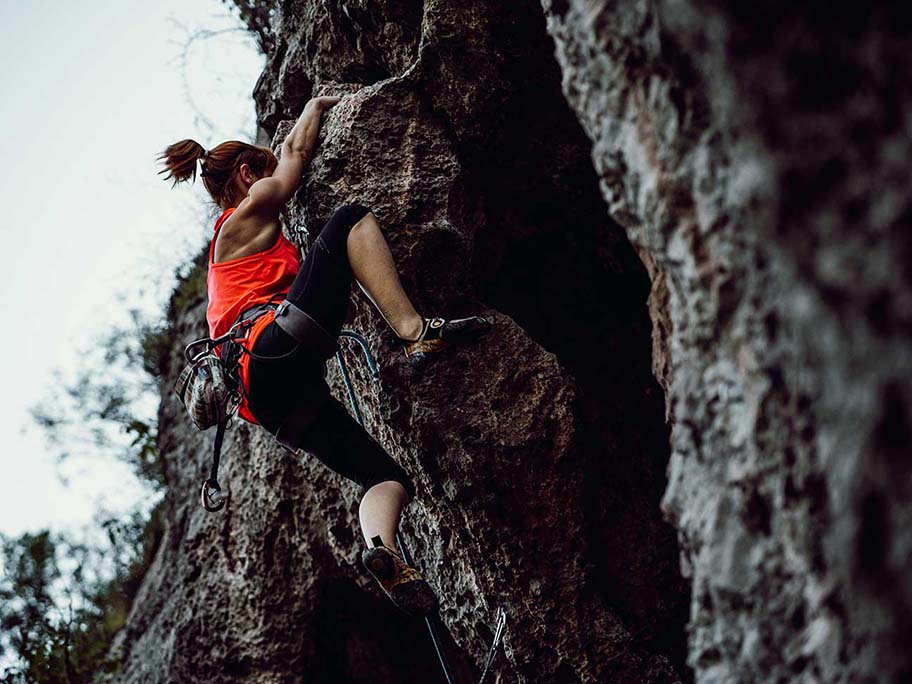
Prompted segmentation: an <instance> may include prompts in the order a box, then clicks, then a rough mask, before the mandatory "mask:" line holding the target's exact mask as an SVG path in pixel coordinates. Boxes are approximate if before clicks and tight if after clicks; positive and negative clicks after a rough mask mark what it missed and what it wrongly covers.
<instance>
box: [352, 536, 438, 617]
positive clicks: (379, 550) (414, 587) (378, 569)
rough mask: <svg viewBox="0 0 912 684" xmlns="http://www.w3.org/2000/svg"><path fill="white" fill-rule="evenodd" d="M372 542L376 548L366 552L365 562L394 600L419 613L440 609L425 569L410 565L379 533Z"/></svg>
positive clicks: (413, 613) (412, 612) (398, 604)
mask: <svg viewBox="0 0 912 684" xmlns="http://www.w3.org/2000/svg"><path fill="white" fill-rule="evenodd" d="M371 543H372V544H373V545H374V546H373V548H371V549H367V550H366V551H365V552H364V553H363V554H362V556H361V562H362V563H364V567H365V568H367V571H368V572H369V573H370V574H371V575H373V576H374V579H376V580H377V582H379V583H380V586H381V587H382V588H383V591H384V592H386V595H387V596H389V597H390V600H392V602H393V603H395V604H396V605H397V606H398V607H399V608H400V609H402V610H403V611H404V612H406V613H408V614H409V615H413V616H415V617H423V616H425V615H428V614H429V613H433V612H434V611H435V610H437V606H438V601H437V596H436V595H435V594H434V590H433V589H431V587H430V585H429V584H428V583H427V582H426V581H425V580H424V578H423V577H422V576H421V573H419V572H418V571H417V570H415V568H412V567H410V566H408V565H406V564H405V562H404V561H403V560H402V557H401V556H400V555H399V554H398V553H396V552H395V551H393V550H392V549H391V548H389V547H388V546H384V545H383V540H382V539H380V537H379V536H378V537H374V538H373V539H371Z"/></svg>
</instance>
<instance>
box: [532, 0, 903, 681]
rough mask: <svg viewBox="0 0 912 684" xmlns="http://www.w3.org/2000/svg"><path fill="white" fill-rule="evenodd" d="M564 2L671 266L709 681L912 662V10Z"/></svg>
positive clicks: (639, 203)
mask: <svg viewBox="0 0 912 684" xmlns="http://www.w3.org/2000/svg"><path fill="white" fill-rule="evenodd" d="M543 5H544V7H545V10H546V13H547V15H548V26H549V32H550V33H551V34H552V35H553V37H554V39H555V43H556V47H557V55H558V60H559V62H560V64H561V68H562V71H563V85H564V91H565V93H566V95H567V98H568V101H569V102H570V103H571V104H572V106H573V108H574V109H575V110H576V112H577V114H578V116H579V119H580V122H581V123H582V124H583V126H584V127H585V129H586V132H587V133H588V135H589V136H590V138H591V139H592V141H593V152H592V157H593V161H594V163H595V167H596V170H597V172H598V174H599V178H600V182H601V189H602V193H603V195H604V197H605V200H606V201H607V203H608V205H609V207H610V210H611V214H612V216H613V217H614V218H615V219H616V220H617V221H619V222H621V223H622V224H623V225H624V226H625V228H626V229H627V234H628V236H629V238H630V240H631V242H632V243H633V244H634V245H635V246H636V247H637V250H638V252H639V253H640V255H641V257H642V259H643V261H644V263H646V264H647V266H648V267H649V268H650V271H651V274H652V276H653V297H652V300H651V305H652V307H651V308H652V313H653V318H654V320H655V322H656V326H655V329H656V333H657V335H656V340H655V343H656V346H655V353H654V358H655V361H656V364H655V365H656V370H657V373H658V375H659V376H660V377H661V378H662V382H663V385H664V386H665V388H666V390H667V396H666V401H667V407H668V412H669V415H670V416H671V418H672V425H673V428H672V435H671V446H672V458H671V464H670V470H669V472H670V482H669V487H668V491H667V492H666V494H665V498H664V502H663V507H664V510H665V511H666V512H667V514H668V515H669V516H670V518H672V519H673V520H674V521H676V524H677V526H678V527H679V528H680V538H681V541H682V552H683V553H682V557H683V558H682V559H683V564H684V568H685V569H686V572H687V574H688V575H689V576H690V577H691V579H692V583H693V593H692V605H691V621H690V656H689V662H690V664H691V665H692V666H693V667H694V669H695V672H696V675H697V679H698V681H703V682H723V681H724V682H732V681H738V682H754V681H770V682H773V681H796V682H797V681H800V682H818V681H819V682H842V681H846V682H847V681H882V682H897V681H909V680H910V678H912V669H910V667H912V663H910V656H909V652H908V643H909V636H910V634H912V532H910V527H909V521H910V518H912V500H910V499H912V461H910V459H909V437H910V435H912V423H910V421H912V396H910V382H909V380H910V370H912V345H910V330H912V328H910V322H912V283H910V274H912V271H910V263H912V260H910V257H912V235H910V220H909V219H910V216H912V213H910V208H912V207H910V197H912V194H910V190H912V182H910V175H909V173H908V160H909V159H910V153H912V137H910V132H912V97H910V91H909V89H908V84H909V76H910V69H909V61H908V59H907V58H904V55H908V50H909V48H910V47H912V45H910V17H909V16H908V11H907V10H902V11H901V10H899V9H897V7H898V6H888V5H887V4H886V3H873V4H870V3H862V4H855V5H851V6H840V7H839V8H836V6H834V5H830V4H823V3H799V5H797V6H796V5H794V4H791V3H773V4H772V5H770V4H769V3H764V4H762V5H757V6H756V7H754V6H747V5H744V4H743V3H742V4H741V5H738V6H736V5H734V4H732V6H731V7H729V6H727V5H726V4H723V3H714V2H668V1H659V2H631V3H625V4H624V5H623V6H622V7H621V6H620V5H618V4H617V3H610V2H584V1H583V0H571V1H569V2H568V1H566V0H544V1H543ZM879 5H883V6H879Z"/></svg>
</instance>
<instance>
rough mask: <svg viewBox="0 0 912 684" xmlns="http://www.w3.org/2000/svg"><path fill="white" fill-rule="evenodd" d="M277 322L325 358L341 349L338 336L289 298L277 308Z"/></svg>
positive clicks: (293, 336)
mask: <svg viewBox="0 0 912 684" xmlns="http://www.w3.org/2000/svg"><path fill="white" fill-rule="evenodd" d="M275 322H276V325H278V326H279V327H280V328H281V329H282V330H284V331H285V332H287V333H288V334H289V335H291V337H292V338H294V339H295V340H297V341H298V342H299V343H300V344H302V345H304V346H305V347H307V348H309V349H311V350H312V351H314V352H316V353H317V354H319V355H320V356H321V357H323V358H326V359H328V358H330V357H331V356H332V355H333V354H335V353H336V352H337V351H339V344H338V342H337V341H336V338H335V337H333V336H332V335H330V334H329V333H328V332H327V331H326V330H325V329H324V328H323V326H321V325H320V324H319V323H317V322H316V321H315V320H314V319H313V318H311V317H310V316H308V315H307V313H305V311H304V310H303V309H301V308H300V307H298V306H296V305H295V304H292V303H291V302H290V301H288V300H287V299H286V300H284V301H283V302H282V303H281V304H279V306H278V308H277V309H276V312H275Z"/></svg>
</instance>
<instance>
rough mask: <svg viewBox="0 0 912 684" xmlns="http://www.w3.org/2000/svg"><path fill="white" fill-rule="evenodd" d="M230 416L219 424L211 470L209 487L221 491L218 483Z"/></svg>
mask: <svg viewBox="0 0 912 684" xmlns="http://www.w3.org/2000/svg"><path fill="white" fill-rule="evenodd" d="M230 418H231V417H230V416H225V417H224V418H222V419H221V420H220V421H219V422H218V427H217V428H216V431H215V450H214V451H213V453H212V468H210V469H209V480H208V482H209V486H210V487H212V488H213V489H215V490H219V489H221V487H219V483H218V467H219V459H220V458H221V456H222V441H223V440H224V439H225V428H227V427H228V421H229V420H230Z"/></svg>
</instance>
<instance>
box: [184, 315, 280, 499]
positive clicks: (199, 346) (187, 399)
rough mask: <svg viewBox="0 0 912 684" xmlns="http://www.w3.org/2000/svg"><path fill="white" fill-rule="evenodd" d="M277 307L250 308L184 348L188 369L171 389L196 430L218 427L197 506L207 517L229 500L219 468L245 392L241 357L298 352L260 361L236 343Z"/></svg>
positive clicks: (185, 367) (186, 367)
mask: <svg viewBox="0 0 912 684" xmlns="http://www.w3.org/2000/svg"><path fill="white" fill-rule="evenodd" d="M277 306H278V305H277V304H275V303H274V302H273V301H272V300H270V301H268V302H265V303H263V304H258V305H256V306H254V307H251V308H250V309H248V310H247V311H245V312H243V313H242V314H241V315H240V316H238V319H237V320H236V321H235V322H234V325H232V326H231V328H230V329H229V330H228V332H226V333H225V334H224V335H220V336H219V337H216V338H215V339H212V338H209V337H204V338H202V339H199V340H194V341H193V342H191V343H190V344H188V345H187V346H186V347H185V348H184V357H185V358H186V359H187V365H186V366H184V369H183V370H182V371H181V374H180V377H179V378H178V380H177V382H176V383H175V385H174V392H175V393H176V394H177V396H178V398H179V399H180V401H181V403H182V404H183V405H184V408H186V409H187V412H188V413H189V414H190V419H191V420H192V421H193V424H194V425H196V427H197V428H198V429H200V430H208V429H209V428H211V427H212V426H213V425H215V426H217V429H216V433H215V445H214V447H213V453H212V466H211V468H210V469H209V477H207V478H206V479H205V480H203V485H202V487H201V489H200V503H201V504H202V506H203V508H204V509H206V510H207V511H208V512H210V513H214V512H215V511H220V510H221V509H223V508H224V507H225V504H226V503H227V502H228V497H227V496H226V495H223V494H222V488H221V486H219V483H218V466H219V459H220V458H221V453H222V442H223V441H224V439H225V430H226V429H227V427H228V423H229V422H230V420H231V418H232V416H234V414H235V413H236V412H237V409H238V406H240V402H241V396H242V394H243V391H244V388H243V387H242V386H241V382H240V379H239V378H238V377H237V364H238V359H239V358H240V355H241V354H242V353H243V354H249V355H250V356H253V357H254V358H258V359H264V360H265V359H276V358H284V357H285V356H288V355H289V354H291V353H292V352H294V351H295V350H296V349H297V347H295V348H293V349H292V350H291V351H290V352H288V353H287V354H283V355H281V356H278V357H260V356H258V355H256V354H254V353H253V352H251V351H249V350H248V349H245V348H244V346H243V345H241V344H240V343H239V342H237V341H236V340H238V339H240V338H242V337H244V335H246V334H247V330H248V328H250V326H252V325H253V323H254V321H256V319H257V318H259V317H260V316H261V315H262V314H264V313H266V312H267V311H269V310H270V309H276V308H277ZM221 345H225V346H224V347H223V348H222V354H221V356H219V355H217V354H216V353H215V349H216V348H217V347H219V346H221Z"/></svg>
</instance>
